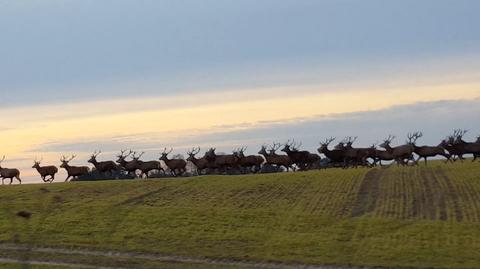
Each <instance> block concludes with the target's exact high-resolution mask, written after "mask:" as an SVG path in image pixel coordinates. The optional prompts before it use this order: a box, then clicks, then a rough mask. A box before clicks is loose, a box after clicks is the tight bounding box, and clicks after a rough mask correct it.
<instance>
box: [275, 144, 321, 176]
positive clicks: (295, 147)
mask: <svg viewBox="0 0 480 269" xmlns="http://www.w3.org/2000/svg"><path fill="white" fill-rule="evenodd" d="M301 145H302V143H296V142H295V140H292V141H291V142H290V140H288V141H287V143H285V145H284V146H283V149H282V151H283V152H285V153H286V154H287V155H288V157H290V159H291V160H292V162H293V163H294V164H295V165H297V166H298V168H299V169H300V170H308V169H310V168H312V167H313V166H314V165H315V164H317V163H319V162H320V156H318V155H317V154H313V153H310V152H309V151H306V150H302V151H300V150H299V147H300V146H301Z"/></svg>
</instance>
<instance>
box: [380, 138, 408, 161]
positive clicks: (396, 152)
mask: <svg viewBox="0 0 480 269" xmlns="http://www.w3.org/2000/svg"><path fill="white" fill-rule="evenodd" d="M407 137H408V140H407V142H406V144H404V145H400V146H397V147H392V146H390V143H391V142H392V141H393V139H395V136H392V135H389V136H388V138H387V139H385V140H384V141H383V143H382V144H381V145H380V147H382V148H384V149H385V150H387V151H388V152H389V153H391V154H392V155H393V158H394V159H395V161H396V162H397V165H400V164H401V165H408V162H409V161H413V162H415V158H414V157H413V151H414V147H413V145H412V144H411V142H412V139H413V138H414V135H413V134H411V133H409V134H408V136H407Z"/></svg>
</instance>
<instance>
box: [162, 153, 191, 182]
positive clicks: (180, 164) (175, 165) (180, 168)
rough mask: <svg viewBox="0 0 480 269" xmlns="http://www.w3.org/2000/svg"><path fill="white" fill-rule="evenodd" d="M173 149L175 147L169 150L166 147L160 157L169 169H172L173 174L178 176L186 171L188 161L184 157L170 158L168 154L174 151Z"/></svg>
mask: <svg viewBox="0 0 480 269" xmlns="http://www.w3.org/2000/svg"><path fill="white" fill-rule="evenodd" d="M172 151H173V148H171V149H170V151H169V152H167V148H165V149H164V150H163V152H162V153H161V154H162V156H161V157H160V160H161V161H163V162H164V163H165V165H166V166H167V167H168V169H170V172H171V173H172V175H173V176H174V177H176V176H177V175H182V174H183V173H185V171H186V169H185V168H186V166H187V162H186V161H185V160H183V159H169V158H168V154H170V153H172Z"/></svg>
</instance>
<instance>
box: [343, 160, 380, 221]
mask: <svg viewBox="0 0 480 269" xmlns="http://www.w3.org/2000/svg"><path fill="white" fill-rule="evenodd" d="M383 173H384V169H372V170H370V171H368V172H367V174H366V175H365V177H364V178H363V181H362V184H361V185H360V189H359V191H358V195H357V199H356V201H355V203H354V206H353V209H352V213H351V215H350V216H351V217H360V216H363V215H366V214H368V213H371V212H373V211H374V210H375V207H376V204H377V199H378V194H379V189H380V179H381V178H382V175H383Z"/></svg>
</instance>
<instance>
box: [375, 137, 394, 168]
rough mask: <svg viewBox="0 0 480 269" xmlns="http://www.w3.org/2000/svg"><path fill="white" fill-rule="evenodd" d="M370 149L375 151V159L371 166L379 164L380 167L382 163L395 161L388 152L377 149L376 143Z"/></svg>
mask: <svg viewBox="0 0 480 269" xmlns="http://www.w3.org/2000/svg"><path fill="white" fill-rule="evenodd" d="M370 148H371V149H372V150H374V151H375V159H374V162H373V165H376V164H377V163H378V164H380V166H383V164H382V161H393V160H395V157H393V155H392V154H391V153H390V152H388V151H386V150H381V149H377V143H375V144H373V145H372V146H371V147H370Z"/></svg>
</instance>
